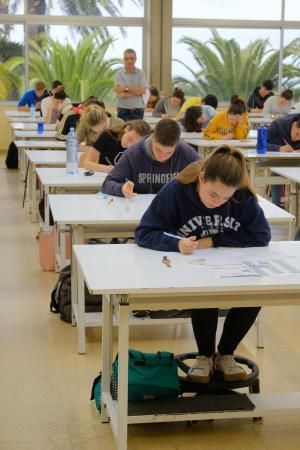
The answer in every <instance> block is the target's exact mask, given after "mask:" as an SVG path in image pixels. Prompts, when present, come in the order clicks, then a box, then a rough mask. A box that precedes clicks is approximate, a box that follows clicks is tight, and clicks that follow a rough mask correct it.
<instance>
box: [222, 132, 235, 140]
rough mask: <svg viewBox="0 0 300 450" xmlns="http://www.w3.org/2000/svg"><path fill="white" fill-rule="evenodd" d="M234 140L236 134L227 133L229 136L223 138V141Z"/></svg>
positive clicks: (225, 135)
mask: <svg viewBox="0 0 300 450" xmlns="http://www.w3.org/2000/svg"><path fill="white" fill-rule="evenodd" d="M233 138H234V133H227V134H224V136H222V139H226V140H228V139H233Z"/></svg>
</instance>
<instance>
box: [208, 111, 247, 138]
mask: <svg viewBox="0 0 300 450" xmlns="http://www.w3.org/2000/svg"><path fill="white" fill-rule="evenodd" d="M248 131H249V121H248V114H244V121H243V122H242V123H239V124H237V125H231V124H230V123H229V120H228V113H227V111H222V112H219V113H218V114H216V115H215V117H213V118H212V119H211V120H210V122H209V124H208V127H207V128H206V129H205V130H204V136H203V137H204V138H205V139H222V136H224V135H225V134H228V133H233V134H234V137H233V139H246V137H247V134H248Z"/></svg>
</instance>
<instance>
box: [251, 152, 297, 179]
mask: <svg viewBox="0 0 300 450" xmlns="http://www.w3.org/2000/svg"><path fill="white" fill-rule="evenodd" d="M243 155H244V156H245V158H246V160H247V161H248V163H249V166H250V167H249V170H250V181H251V184H252V186H255V185H257V184H259V183H263V184H264V185H267V184H285V180H284V179H282V178H279V177H272V176H269V177H268V176H264V177H262V178H261V179H260V178H258V177H256V170H257V168H261V167H264V168H266V169H268V170H270V168H271V167H272V166H276V165H280V166H282V165H283V166H300V152H294V153H284V152H267V153H265V154H263V155H262V154H259V153H257V152H256V151H251V150H245V151H243Z"/></svg>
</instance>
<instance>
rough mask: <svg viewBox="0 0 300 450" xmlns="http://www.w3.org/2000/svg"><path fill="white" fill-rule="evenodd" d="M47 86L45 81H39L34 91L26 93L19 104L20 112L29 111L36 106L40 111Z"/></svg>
mask: <svg viewBox="0 0 300 450" xmlns="http://www.w3.org/2000/svg"><path fill="white" fill-rule="evenodd" d="M45 88H46V85H45V83H44V81H37V82H36V83H35V86H34V89H30V90H29V91H27V92H25V94H24V95H23V97H22V98H21V100H20V101H19V103H18V111H29V109H30V106H31V105H34V107H35V110H36V111H39V110H40V107H41V100H42V98H43V94H44V92H45Z"/></svg>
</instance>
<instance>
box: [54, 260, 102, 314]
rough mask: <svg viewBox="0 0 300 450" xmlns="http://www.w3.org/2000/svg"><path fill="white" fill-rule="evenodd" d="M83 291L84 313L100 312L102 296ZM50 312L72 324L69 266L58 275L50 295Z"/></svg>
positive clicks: (86, 290)
mask: <svg viewBox="0 0 300 450" xmlns="http://www.w3.org/2000/svg"><path fill="white" fill-rule="evenodd" d="M84 289H85V312H101V311H102V296H101V295H92V294H90V293H89V291H88V289H87V287H86V285H84ZM50 311H52V312H53V313H56V314H58V313H60V318H61V320H64V321H65V322H72V312H71V266H66V267H65V268H64V269H63V270H62V271H61V273H60V275H59V278H58V282H57V283H56V285H55V286H54V289H53V291H52V293H51V303H50Z"/></svg>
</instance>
